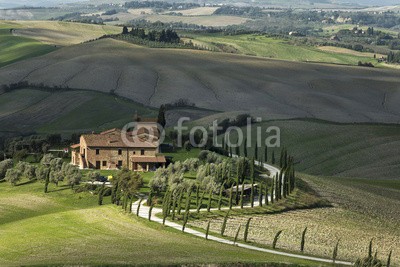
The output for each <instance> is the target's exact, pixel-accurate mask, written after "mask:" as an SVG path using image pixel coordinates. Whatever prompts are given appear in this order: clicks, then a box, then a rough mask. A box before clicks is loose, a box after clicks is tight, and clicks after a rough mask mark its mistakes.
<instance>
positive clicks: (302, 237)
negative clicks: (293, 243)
mask: <svg viewBox="0 0 400 267" xmlns="http://www.w3.org/2000/svg"><path fill="white" fill-rule="evenodd" d="M306 232H307V227H306V228H304V231H303V233H302V234H301V243H300V251H301V252H304V245H305V243H306Z"/></svg>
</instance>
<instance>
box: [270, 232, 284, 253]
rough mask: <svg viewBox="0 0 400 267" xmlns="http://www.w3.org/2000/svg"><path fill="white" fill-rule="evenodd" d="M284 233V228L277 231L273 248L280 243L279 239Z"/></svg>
mask: <svg viewBox="0 0 400 267" xmlns="http://www.w3.org/2000/svg"><path fill="white" fill-rule="evenodd" d="M281 234H282V230H279V231H278V232H277V233H276V235H275V237H274V241H273V242H272V248H273V249H275V248H276V244H277V243H278V239H279V236H280V235H281Z"/></svg>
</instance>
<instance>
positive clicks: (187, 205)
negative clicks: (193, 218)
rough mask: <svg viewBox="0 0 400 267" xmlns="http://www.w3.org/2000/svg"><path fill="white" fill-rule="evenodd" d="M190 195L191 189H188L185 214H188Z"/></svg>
mask: <svg viewBox="0 0 400 267" xmlns="http://www.w3.org/2000/svg"><path fill="white" fill-rule="evenodd" d="M191 195H192V188H189V192H188V193H187V198H186V205H185V213H188V212H189V210H190V199H191Z"/></svg>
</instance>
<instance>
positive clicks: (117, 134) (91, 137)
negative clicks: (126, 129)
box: [82, 129, 158, 148]
mask: <svg viewBox="0 0 400 267" xmlns="http://www.w3.org/2000/svg"><path fill="white" fill-rule="evenodd" d="M121 132H122V131H121V130H119V129H111V130H108V131H105V132H102V133H100V134H85V135H82V137H83V139H84V140H85V142H86V144H87V146H88V147H115V148H117V147H119V148H128V147H137V148H156V147H157V146H158V143H157V142H154V143H153V142H150V141H147V140H146V138H139V137H138V136H129V135H128V136H127V139H128V140H129V142H128V143H125V142H124V140H123V139H122V135H121Z"/></svg>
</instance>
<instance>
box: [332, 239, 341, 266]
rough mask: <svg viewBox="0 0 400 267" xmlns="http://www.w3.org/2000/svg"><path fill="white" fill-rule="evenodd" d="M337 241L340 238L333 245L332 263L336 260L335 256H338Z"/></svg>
mask: <svg viewBox="0 0 400 267" xmlns="http://www.w3.org/2000/svg"><path fill="white" fill-rule="evenodd" d="M339 241H340V239H339V240H338V241H337V243H336V245H335V247H334V248H333V253H332V262H333V263H335V262H336V258H337V256H338V250H339Z"/></svg>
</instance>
